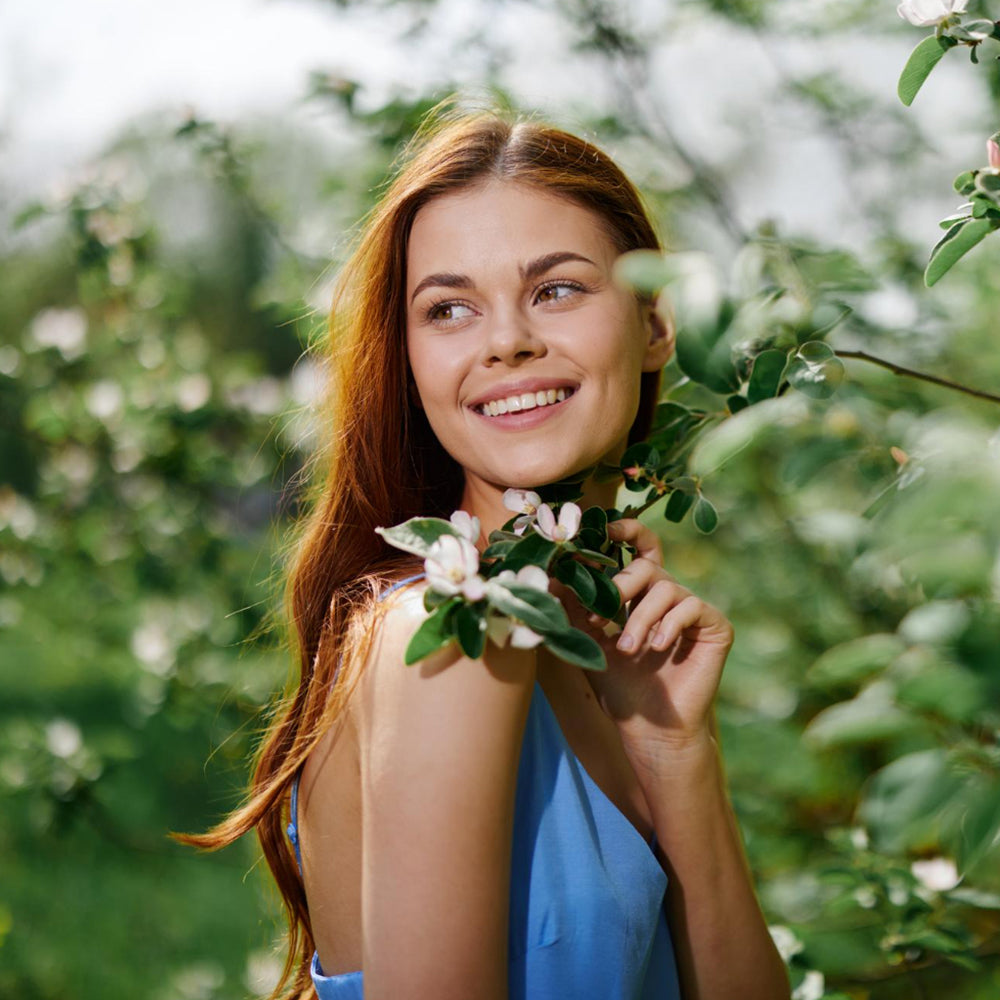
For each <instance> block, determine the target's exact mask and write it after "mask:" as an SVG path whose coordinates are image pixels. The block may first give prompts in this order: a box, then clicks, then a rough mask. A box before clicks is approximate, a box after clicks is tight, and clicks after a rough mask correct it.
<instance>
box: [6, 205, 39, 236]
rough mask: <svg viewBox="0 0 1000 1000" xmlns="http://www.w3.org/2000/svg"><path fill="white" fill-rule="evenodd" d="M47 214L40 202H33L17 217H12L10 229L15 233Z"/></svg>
mask: <svg viewBox="0 0 1000 1000" xmlns="http://www.w3.org/2000/svg"><path fill="white" fill-rule="evenodd" d="M47 214H48V209H47V208H46V207H45V206H44V205H43V204H42V203H41V202H40V201H33V202H31V203H30V204H28V205H25V206H24V208H22V209H21V210H20V211H19V212H18V213H17V215H15V216H14V219H13V221H12V222H11V229H12V230H13V231H14V232H17V231H18V230H20V229H23V228H24V227H25V226H27V225H30V224H31V223H32V222H34V221H35V220H36V219H40V218H42V217H43V216H44V215H47Z"/></svg>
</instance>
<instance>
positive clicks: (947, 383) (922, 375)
mask: <svg viewBox="0 0 1000 1000" xmlns="http://www.w3.org/2000/svg"><path fill="white" fill-rule="evenodd" d="M833 353H834V354H836V355H837V357H838V358H857V359H858V360H859V361H870V362H871V363H872V364H873V365H880V366H881V367H882V368H888V369H889V371H891V372H892V373H893V374H895V375H909V376H910V378H917V379H921V380H922V381H924V382H932V383H933V384H934V385H943V386H944V387H945V388H946V389H954V390H955V391H956V392H964V393H965V394H966V395H967V396H975V397H976V398H977V399H988V400H989V401H990V402H991V403H1000V395H998V394H997V393H995V392H986V391H985V390H983V389H972V388H970V387H969V386H967V385H962V383H961V382H953V381H952V380H951V379H947V378H942V377H941V376H940V375H930V374H928V373H927V372H918V371H915V370H914V369H913V368H906V367H904V366H903V365H897V364H896V363H895V362H893V361H886V360H885V359H884V358H876V357H875V356H874V355H872V354H868V353H866V352H865V351H834V352H833Z"/></svg>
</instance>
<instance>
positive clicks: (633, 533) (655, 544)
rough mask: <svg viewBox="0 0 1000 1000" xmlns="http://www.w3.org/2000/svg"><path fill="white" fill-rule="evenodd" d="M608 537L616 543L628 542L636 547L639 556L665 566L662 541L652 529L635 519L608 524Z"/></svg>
mask: <svg viewBox="0 0 1000 1000" xmlns="http://www.w3.org/2000/svg"><path fill="white" fill-rule="evenodd" d="M608 536H609V537H610V538H613V539H614V540H615V541H616V542H627V543H628V544H629V545H632V546H634V547H635V549H636V551H637V552H638V554H639V556H641V557H642V558H643V559H649V560H651V561H652V562H655V563H657V564H658V565H660V566H662V565H663V550H662V548H661V546H660V539H659V537H658V536H657V535H656V533H655V532H654V531H653V530H652V528H647V527H646V525H644V524H643V523H642V522H641V521H637V520H636V519H635V518H634V517H623V518H622V519H621V520H620V521H612V522H610V524H608Z"/></svg>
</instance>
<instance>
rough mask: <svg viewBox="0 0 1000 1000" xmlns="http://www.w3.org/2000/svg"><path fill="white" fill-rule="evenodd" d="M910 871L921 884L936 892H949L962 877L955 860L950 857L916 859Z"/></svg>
mask: <svg viewBox="0 0 1000 1000" xmlns="http://www.w3.org/2000/svg"><path fill="white" fill-rule="evenodd" d="M910 871H911V872H913V876H914V878H916V880H917V881H918V882H920V884H921V885H923V886H925V887H926V888H928V889H931V890H933V891H934V892H947V891H948V890H949V889H954V888H955V886H956V885H958V883H959V882H961V881H962V880H961V878H960V877H959V874H958V869H957V868H956V867H955V862H954V861H952V860H951V859H950V858H927V859H926V860H923V861H914V862H913V864H912V865H910Z"/></svg>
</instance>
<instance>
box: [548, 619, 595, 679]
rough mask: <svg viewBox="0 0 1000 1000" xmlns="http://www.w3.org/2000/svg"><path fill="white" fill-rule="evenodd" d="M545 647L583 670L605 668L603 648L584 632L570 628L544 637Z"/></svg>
mask: <svg viewBox="0 0 1000 1000" xmlns="http://www.w3.org/2000/svg"><path fill="white" fill-rule="evenodd" d="M545 647H546V649H548V650H550V651H551V652H552V653H553V655H555V656H558V657H559V659H560V660H565V661H566V662H567V663H572V664H574V665H575V666H578V667H583V669H584V670H607V669H608V661H607V660H606V659H605V658H604V650H602V649H601V647H600V646H599V645H598V644H597V641H596V640H595V639H592V638H591V637H590V636H589V635H587V634H586V632H581V631H580V630H579V629H576V628H571V629H567V630H566V631H564V632H553V633H551V634H549V635H547V636H546V637H545Z"/></svg>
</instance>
